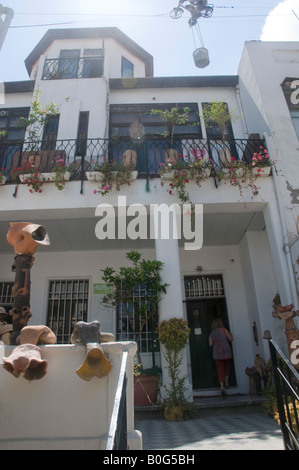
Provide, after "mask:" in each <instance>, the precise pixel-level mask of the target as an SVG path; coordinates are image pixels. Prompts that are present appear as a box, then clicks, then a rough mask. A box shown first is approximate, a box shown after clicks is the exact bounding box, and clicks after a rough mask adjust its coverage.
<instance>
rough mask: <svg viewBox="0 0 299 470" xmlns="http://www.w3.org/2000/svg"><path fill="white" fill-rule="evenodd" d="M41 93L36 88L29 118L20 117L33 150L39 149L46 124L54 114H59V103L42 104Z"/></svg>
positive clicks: (21, 124)
mask: <svg viewBox="0 0 299 470" xmlns="http://www.w3.org/2000/svg"><path fill="white" fill-rule="evenodd" d="M40 95H41V92H40V91H39V90H36V91H35V93H34V96H33V100H32V102H31V109H30V114H29V116H28V118H25V117H20V126H21V127H22V128H23V129H24V130H25V131H26V140H27V141H29V142H30V143H31V144H32V149H31V150H34V149H37V145H38V144H37V143H38V142H39V141H40V140H41V135H42V132H43V127H44V125H45V124H46V123H47V122H48V121H49V119H50V118H51V117H52V116H56V115H57V114H59V105H57V104H54V103H52V102H50V103H48V104H47V105H45V106H42V105H41V102H40V98H39V97H40Z"/></svg>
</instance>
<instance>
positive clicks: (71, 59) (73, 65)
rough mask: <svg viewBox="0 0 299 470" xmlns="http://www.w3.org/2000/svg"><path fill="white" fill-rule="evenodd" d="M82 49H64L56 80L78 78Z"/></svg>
mask: <svg viewBox="0 0 299 470" xmlns="http://www.w3.org/2000/svg"><path fill="white" fill-rule="evenodd" d="M79 58H80V49H70V50H69V49H63V50H61V51H60V60H59V66H58V73H57V75H58V76H57V77H56V78H76V77H77V75H78V68H79Z"/></svg>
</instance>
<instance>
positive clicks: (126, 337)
mask: <svg viewBox="0 0 299 470" xmlns="http://www.w3.org/2000/svg"><path fill="white" fill-rule="evenodd" d="M120 288H122V287H120ZM145 299H146V291H145V289H144V287H143V286H142V285H141V284H139V285H138V286H136V288H135V290H134V292H132V299H131V300H130V302H123V303H121V304H120V305H119V306H118V308H117V318H116V337H117V339H118V340H119V341H136V342H137V344H138V349H139V352H153V351H156V350H157V348H158V342H157V335H156V333H155V330H156V329H157V326H158V308H157V305H153V306H152V309H153V314H152V315H151V316H150V318H149V319H148V321H146V322H144V317H142V315H141V316H140V315H139V314H137V313H136V312H135V307H134V306H135V305H136V307H137V306H138V307H140V306H141V305H142V304H143V303H144V302H145Z"/></svg>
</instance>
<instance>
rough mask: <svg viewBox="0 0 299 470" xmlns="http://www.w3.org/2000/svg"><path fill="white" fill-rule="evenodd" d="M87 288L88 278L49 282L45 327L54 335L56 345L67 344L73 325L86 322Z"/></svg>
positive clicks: (88, 286)
mask: <svg viewBox="0 0 299 470" xmlns="http://www.w3.org/2000/svg"><path fill="white" fill-rule="evenodd" d="M82 284H83V288H82V290H80V286H82ZM69 287H70V288H69ZM89 288H90V280H89V279H88V278H65V279H51V280H49V284H48V308H47V326H48V327H49V328H50V329H51V330H52V331H53V332H54V334H55V335H56V338H57V344H69V343H70V337H71V334H72V332H73V329H74V326H75V324H76V323H77V322H79V321H85V322H86V321H87V316H88V305H89ZM80 307H82V309H83V310H82V312H80V311H79V308H80Z"/></svg>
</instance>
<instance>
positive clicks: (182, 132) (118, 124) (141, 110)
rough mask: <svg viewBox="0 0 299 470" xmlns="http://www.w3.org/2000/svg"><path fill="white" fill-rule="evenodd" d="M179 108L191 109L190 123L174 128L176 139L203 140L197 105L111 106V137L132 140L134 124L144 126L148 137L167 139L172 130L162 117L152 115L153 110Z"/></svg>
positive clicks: (181, 110) (181, 109) (180, 109)
mask: <svg viewBox="0 0 299 470" xmlns="http://www.w3.org/2000/svg"><path fill="white" fill-rule="evenodd" d="M175 107H177V108H179V111H180V112H183V110H184V108H186V107H188V108H190V113H189V115H188V122H187V123H186V124H182V125H178V126H174V136H175V137H176V138H179V139H180V138H181V139H183V138H188V137H189V138H191V137H194V138H197V139H201V138H202V133H201V127H200V123H199V117H198V106H197V104H196V103H179V104H175V103H173V104H170V103H167V104H160V103H159V104H154V103H153V104H148V103H147V104H136V105H111V106H110V136H111V137H112V136H117V137H122V138H128V139H129V138H130V127H131V125H132V124H137V123H139V124H142V125H143V127H144V132H145V135H146V136H147V137H150V136H155V137H159V138H160V139H165V135H167V134H168V135H171V134H172V129H171V126H170V125H167V123H165V122H164V121H163V120H162V119H161V118H160V116H158V115H151V109H161V110H164V109H172V108H175Z"/></svg>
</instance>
